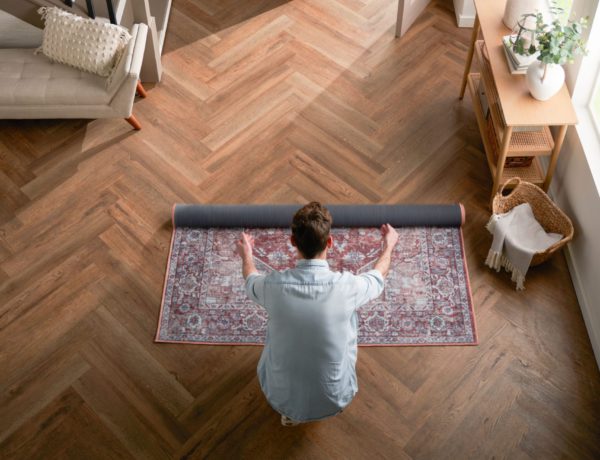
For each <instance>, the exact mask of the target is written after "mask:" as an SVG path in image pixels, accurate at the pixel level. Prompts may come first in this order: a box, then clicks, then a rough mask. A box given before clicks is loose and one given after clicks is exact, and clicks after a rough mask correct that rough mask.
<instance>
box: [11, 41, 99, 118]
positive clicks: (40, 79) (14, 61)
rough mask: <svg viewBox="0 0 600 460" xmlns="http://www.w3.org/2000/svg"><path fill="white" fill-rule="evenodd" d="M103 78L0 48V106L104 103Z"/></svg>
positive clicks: (20, 51)
mask: <svg viewBox="0 0 600 460" xmlns="http://www.w3.org/2000/svg"><path fill="white" fill-rule="evenodd" d="M109 102H110V94H109V93H108V92H107V91H106V79H105V78H102V77H99V76H97V75H93V74H91V73H88V72H83V71H81V70H78V69H74V68H73V67H68V66H65V65H62V64H59V63H55V62H52V61H50V60H49V59H48V58H47V57H45V56H42V55H34V54H33V53H32V52H31V51H30V52H28V53H27V52H23V50H19V49H0V106H3V105H6V106H23V105H40V104H41V105H67V106H68V105H98V104H102V105H108V103H109Z"/></svg>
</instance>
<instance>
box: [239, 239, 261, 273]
mask: <svg viewBox="0 0 600 460" xmlns="http://www.w3.org/2000/svg"><path fill="white" fill-rule="evenodd" d="M253 248H254V237H252V236H251V235H246V233H245V232H242V236H241V237H240V239H239V240H238V242H237V250H238V254H239V255H240V257H241V258H242V275H243V276H244V279H246V278H248V277H249V276H250V275H251V274H252V273H258V270H257V269H256V266H255V265H254V258H253V257H252V249H253Z"/></svg>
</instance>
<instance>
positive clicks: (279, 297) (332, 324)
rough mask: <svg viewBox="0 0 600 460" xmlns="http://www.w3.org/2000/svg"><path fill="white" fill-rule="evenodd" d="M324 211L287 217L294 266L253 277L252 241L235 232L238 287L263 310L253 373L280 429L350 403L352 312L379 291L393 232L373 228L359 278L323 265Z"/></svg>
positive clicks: (327, 240) (327, 222)
mask: <svg viewBox="0 0 600 460" xmlns="http://www.w3.org/2000/svg"><path fill="white" fill-rule="evenodd" d="M331 223H332V219H331V214H330V213H329V211H328V210H327V209H326V208H325V207H324V206H322V205H321V204H320V203H317V202H312V203H309V204H307V205H306V206H304V207H303V208H301V209H300V210H298V211H297V212H296V214H295V215H294V219H293V221H292V236H291V243H292V245H293V246H294V247H295V248H296V249H297V251H298V261H297V262H296V268H292V269H289V270H285V271H283V272H277V271H273V272H271V273H269V274H268V275H261V274H259V273H258V271H257V270H256V267H255V266H254V262H253V258H252V249H253V247H254V240H253V238H252V237H251V236H248V235H246V234H245V233H242V235H241V238H240V240H239V241H238V253H239V254H240V256H241V258H242V271H243V275H244V278H245V280H246V292H247V294H248V296H249V297H250V299H252V300H253V301H254V302H256V303H258V304H260V305H262V306H263V307H264V308H265V309H266V310H267V312H268V315H269V319H268V324H267V339H266V343H265V347H264V349H263V352H262V355H261V357H260V361H259V362H258V378H259V381H260V385H261V388H262V390H263V392H264V394H265V396H266V398H267V400H268V401H269V403H270V404H271V406H272V407H273V408H274V409H275V410H276V411H277V412H279V413H280V414H281V423H282V424H283V425H285V426H290V425H296V424H297V423H300V422H309V421H314V420H321V419H324V418H327V417H331V416H333V415H335V414H337V413H339V412H340V411H341V410H343V409H344V408H345V407H346V406H347V405H348V404H349V403H350V401H352V398H353V397H354V395H355V394H356V392H357V390H358V385H357V382H356V370H355V365H356V355H357V343H356V338H357V323H358V320H357V315H356V310H357V308H358V307H360V306H361V305H364V304H365V303H367V302H369V301H370V300H372V299H374V298H376V297H378V296H379V295H380V294H381V293H382V292H383V286H384V277H385V276H386V275H387V272H388V270H389V267H390V259H391V254H392V249H393V248H394V246H395V244H396V243H397V241H398V234H397V233H396V231H395V230H394V229H393V228H392V227H391V226H390V225H389V224H385V225H383V226H382V227H381V233H382V238H383V250H382V253H381V255H380V257H379V259H378V260H377V262H376V263H375V266H374V268H373V270H370V271H368V272H366V273H362V274H360V275H354V274H352V273H348V272H344V273H337V272H333V271H331V270H329V266H328V264H327V260H326V259H327V251H328V250H329V249H331V247H332V246H333V238H332V237H331V235H330V229H331Z"/></svg>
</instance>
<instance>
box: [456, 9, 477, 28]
mask: <svg viewBox="0 0 600 460" xmlns="http://www.w3.org/2000/svg"><path fill="white" fill-rule="evenodd" d="M455 13H456V23H457V24H458V27H473V24H475V16H474V15H473V16H467V15H464V14H459V13H458V12H455Z"/></svg>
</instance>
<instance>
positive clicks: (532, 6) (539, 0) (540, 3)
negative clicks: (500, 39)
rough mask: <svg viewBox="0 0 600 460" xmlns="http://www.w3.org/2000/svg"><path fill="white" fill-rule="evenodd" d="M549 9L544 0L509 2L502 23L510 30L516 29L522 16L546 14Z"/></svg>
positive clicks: (514, 0) (511, 0) (510, 0)
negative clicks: (538, 13)
mask: <svg viewBox="0 0 600 460" xmlns="http://www.w3.org/2000/svg"><path fill="white" fill-rule="evenodd" d="M546 10H547V7H546V5H545V3H544V0H507V1H506V6H505V7H504V16H503V18H502V22H504V25H505V26H506V27H508V28H509V29H511V30H512V29H514V28H515V26H516V25H517V21H518V20H519V19H521V16H523V15H524V14H529V13H532V14H534V13H537V12H541V13H542V14H545V13H546Z"/></svg>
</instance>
